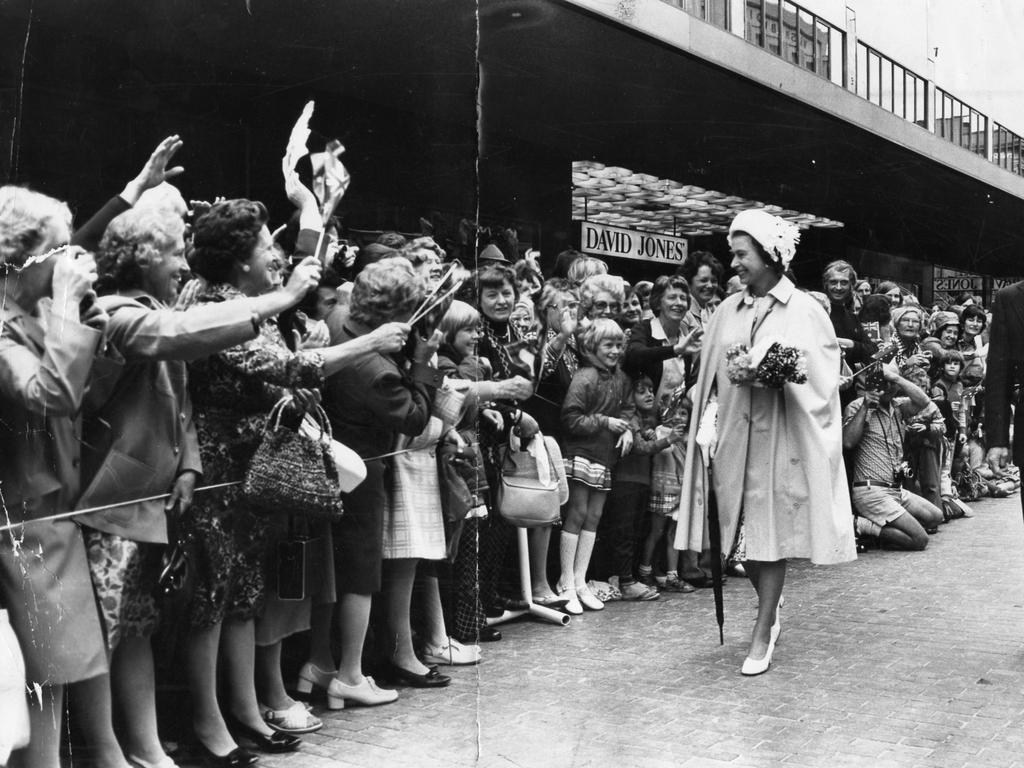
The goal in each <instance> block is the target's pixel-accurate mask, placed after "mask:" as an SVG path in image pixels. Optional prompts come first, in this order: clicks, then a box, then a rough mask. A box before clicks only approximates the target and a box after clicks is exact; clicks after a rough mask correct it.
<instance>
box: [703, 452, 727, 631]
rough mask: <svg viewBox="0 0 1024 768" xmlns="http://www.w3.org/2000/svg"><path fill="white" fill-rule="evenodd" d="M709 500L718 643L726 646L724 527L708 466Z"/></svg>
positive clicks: (706, 491)
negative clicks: (723, 579)
mask: <svg viewBox="0 0 1024 768" xmlns="http://www.w3.org/2000/svg"><path fill="white" fill-rule="evenodd" d="M704 492H705V493H706V494H707V499H708V539H709V543H710V547H711V589H712V591H713V592H714V593H715V618H716V619H717V620H718V642H719V644H720V645H725V601H724V598H723V597H722V527H721V525H720V523H719V520H718V499H717V498H716V497H715V485H714V482H712V477H711V466H710V465H709V466H708V482H707V487H706V488H705V491H704Z"/></svg>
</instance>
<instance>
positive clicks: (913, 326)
mask: <svg viewBox="0 0 1024 768" xmlns="http://www.w3.org/2000/svg"><path fill="white" fill-rule="evenodd" d="M892 326H893V334H894V335H893V338H894V339H895V341H896V343H897V349H896V357H895V358H894V360H893V362H894V363H895V364H896V365H897V367H900V368H902V367H903V366H904V365H907V364H910V365H916V366H918V367H920V368H924V369H925V370H927V369H928V367H929V366H930V365H931V358H930V353H929V352H927V351H926V350H925V349H924V347H922V346H921V329H922V328H923V327H924V312H923V311H922V309H921V308H920V307H919V306H917V305H915V304H907V305H905V306H900V307H895V308H894V309H893V310H892Z"/></svg>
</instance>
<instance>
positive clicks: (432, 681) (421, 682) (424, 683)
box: [388, 664, 452, 688]
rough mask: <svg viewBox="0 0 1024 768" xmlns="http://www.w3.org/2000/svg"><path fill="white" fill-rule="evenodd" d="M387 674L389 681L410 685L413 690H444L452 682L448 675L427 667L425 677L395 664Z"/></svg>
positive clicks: (435, 668)
mask: <svg viewBox="0 0 1024 768" xmlns="http://www.w3.org/2000/svg"><path fill="white" fill-rule="evenodd" d="M388 672H389V677H390V679H391V680H394V681H395V682H397V683H405V684H406V685H411V686H412V687H413V688H444V687H446V686H447V685H448V684H449V683H450V682H451V681H452V679H451V678H450V677H448V675H442V674H441V673H440V672H438V671H437V667H428V668H427V673H426V674H425V675H418V674H416V673H415V672H410V671H409V670H408V669H403V668H402V667H400V666H398V665H397V664H392V665H391V669H390V670H388Z"/></svg>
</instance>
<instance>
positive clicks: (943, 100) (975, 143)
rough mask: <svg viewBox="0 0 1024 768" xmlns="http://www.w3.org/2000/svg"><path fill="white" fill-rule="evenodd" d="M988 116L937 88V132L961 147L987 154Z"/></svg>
mask: <svg viewBox="0 0 1024 768" xmlns="http://www.w3.org/2000/svg"><path fill="white" fill-rule="evenodd" d="M987 127H988V118H987V117H986V116H985V115H983V114H982V113H981V112H979V111H978V110H976V109H974V108H973V107H971V106H969V105H968V104H965V103H964V102H962V101H960V99H958V98H956V97H955V96H953V95H952V94H950V93H947V92H946V91H944V90H942V89H941V88H936V89H935V133H936V135H938V136H940V137H941V138H943V139H946V140H947V141H951V142H953V143H954V144H956V145H957V146H959V147H963V148H964V149H966V150H969V151H971V152H973V153H974V154H976V155H981V156H982V157H984V156H985V153H986V151H987V149H988V146H987V145H986V142H985V130H986V128H987Z"/></svg>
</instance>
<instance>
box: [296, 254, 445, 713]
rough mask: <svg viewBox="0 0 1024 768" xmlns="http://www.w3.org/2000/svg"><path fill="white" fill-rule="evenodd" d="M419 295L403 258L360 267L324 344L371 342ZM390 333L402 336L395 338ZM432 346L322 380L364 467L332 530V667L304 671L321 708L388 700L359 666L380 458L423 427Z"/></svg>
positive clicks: (384, 354)
mask: <svg viewBox="0 0 1024 768" xmlns="http://www.w3.org/2000/svg"><path fill="white" fill-rule="evenodd" d="M423 296H424V290H423V281H422V280H421V279H420V278H418V277H417V275H416V273H415V272H414V271H413V267H412V265H411V264H410V263H409V262H408V261H407V260H406V259H403V258H388V259H383V260H381V261H378V262H376V263H375V264H370V265H368V266H367V267H366V268H365V269H363V271H362V272H360V273H359V275H358V276H357V277H356V280H355V284H354V285H353V287H352V300H351V303H350V305H349V308H348V312H347V313H346V312H337V311H336V312H333V313H331V314H330V315H329V316H328V318H327V325H328V327H329V328H330V331H331V341H332V342H349V343H352V342H353V341H358V340H362V339H372V338H373V337H374V335H378V334H379V331H380V330H381V329H386V328H388V327H390V324H391V323H394V322H399V323H405V322H406V321H407V320H409V319H410V318H411V317H412V313H413V312H414V311H415V309H416V307H417V306H419V304H420V302H421V301H422V300H423ZM398 327H399V328H405V327H406V326H404V325H402V326H398ZM399 335H401V336H402V337H403V339H404V333H402V334H399ZM436 348H437V339H431V340H424V339H422V338H421V339H417V342H416V345H415V348H414V352H413V355H412V360H411V361H409V362H408V364H407V363H406V361H405V360H404V359H402V358H401V357H396V356H394V355H393V354H392V353H393V352H394V351H396V350H393V349H392V350H379V351H376V352H375V353H374V354H372V355H370V356H369V357H367V358H365V359H364V360H362V361H361V362H360V363H359V364H358V365H355V366H351V367H349V368H345V369H343V370H341V371H339V372H337V373H336V374H335V375H333V376H331V377H330V378H329V379H328V381H327V385H326V387H325V388H324V406H325V408H326V410H327V414H328V417H329V418H330V420H331V425H332V427H333V428H334V436H335V438H337V439H338V440H340V441H341V442H343V443H344V444H345V445H347V446H349V447H350V448H352V450H354V451H355V452H356V453H358V454H359V455H360V456H362V457H363V459H364V461H365V462H366V479H365V480H364V481H363V482H362V483H360V484H359V486H358V487H357V488H356V489H355V490H354V491H352V492H351V493H348V494H344V495H343V498H344V502H345V514H344V516H343V517H342V518H341V520H340V521H338V522H337V523H336V524H335V529H334V540H335V578H336V580H337V590H338V593H339V598H338V607H339V610H338V631H339V635H340V640H341V661H340V663H339V665H338V669H337V672H336V673H334V674H333V676H332V674H331V673H330V672H328V671H326V670H323V669H318V670H313V671H315V672H316V673H317V680H316V684H317V685H319V686H321V687H326V689H327V705H328V707H329V708H331V709H342V708H343V707H344V705H345V702H346V701H350V702H355V703H358V704H363V705H376V704H387V703H389V702H392V701H395V700H396V699H397V698H398V694H397V693H396V692H395V691H393V690H383V689H381V688H378V687H377V684H376V683H375V682H374V680H373V678H372V677H366V676H364V675H363V670H362V656H363V644H364V643H365V640H366V630H367V627H368V626H369V620H370V606H371V599H372V595H373V594H374V593H375V592H379V591H380V589H381V565H382V554H383V549H384V543H383V542H384V540H383V536H384V529H383V525H384V511H385V508H386V506H387V504H388V485H387V482H388V481H387V478H386V472H387V468H388V466H389V464H390V463H389V462H386V460H385V459H384V458H382V457H383V456H384V455H385V454H389V453H391V452H392V451H393V450H394V446H395V443H396V439H397V438H398V436H399V435H407V436H409V437H413V436H417V435H419V434H421V433H422V432H423V431H424V429H425V428H426V426H427V424H428V422H429V421H430V416H431V405H432V403H433V401H434V394H435V392H436V391H437V389H438V388H439V387H440V386H441V382H442V377H441V375H440V374H439V373H438V371H437V370H436V369H435V368H433V367H431V366H430V365H429V364H428V363H429V361H430V359H431V357H432V356H433V354H434V352H435V350H436ZM407 613H408V607H406V614H407ZM406 620H407V619H406Z"/></svg>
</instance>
